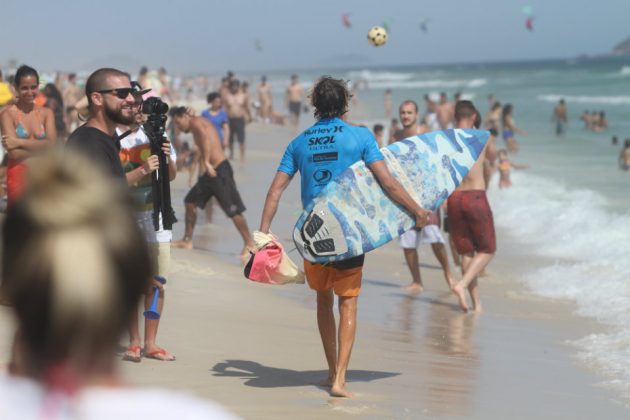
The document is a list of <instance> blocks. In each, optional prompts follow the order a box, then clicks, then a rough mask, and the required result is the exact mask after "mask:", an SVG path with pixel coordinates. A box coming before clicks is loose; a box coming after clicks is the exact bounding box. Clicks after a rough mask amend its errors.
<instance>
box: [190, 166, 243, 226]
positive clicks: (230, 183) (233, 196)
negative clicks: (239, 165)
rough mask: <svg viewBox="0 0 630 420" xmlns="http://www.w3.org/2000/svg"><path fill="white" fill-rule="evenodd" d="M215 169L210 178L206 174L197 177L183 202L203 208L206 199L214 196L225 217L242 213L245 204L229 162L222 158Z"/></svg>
mask: <svg viewBox="0 0 630 420" xmlns="http://www.w3.org/2000/svg"><path fill="white" fill-rule="evenodd" d="M215 170H216V172H217V176H216V177H214V178H211V177H210V176H209V175H208V174H203V175H202V176H200V177H199V179H198V180H197V183H196V184H195V185H194V186H193V187H192V188H191V189H190V191H189V192H188V194H187V195H186V198H184V203H193V204H195V205H196V206H197V207H199V208H200V209H203V208H205V207H206V203H207V202H208V200H210V199H211V198H212V197H216V199H217V201H218V202H219V205H220V206H221V209H222V210H223V211H224V212H225V215H226V216H227V217H234V216H236V215H239V214H241V213H243V212H244V211H245V205H244V204H243V200H241V195H240V194H239V193H238V189H237V188H236V183H235V182H234V173H233V172H232V166H230V162H228V161H227V160H224V161H223V162H221V163H220V164H219V166H217V167H216V168H215Z"/></svg>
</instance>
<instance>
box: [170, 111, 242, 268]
mask: <svg viewBox="0 0 630 420" xmlns="http://www.w3.org/2000/svg"><path fill="white" fill-rule="evenodd" d="M169 114H170V116H171V118H173V122H174V123H175V124H176V125H177V127H178V128H179V129H180V130H181V131H183V132H185V133H189V132H191V133H192V135H193V139H194V141H195V144H196V145H197V148H198V149H199V154H200V163H199V166H200V167H199V178H198V180H197V183H196V184H195V185H194V186H193V187H192V189H191V190H190V192H188V194H187V195H186V197H185V198H184V204H185V207H186V229H185V231H184V237H183V238H182V240H181V241H177V242H173V247H175V248H185V249H192V247H193V243H192V236H193V231H194V229H195V223H196V222H197V214H196V212H195V206H197V207H199V208H202V209H203V208H204V207H205V206H206V203H207V202H208V200H210V198H212V197H213V196H214V197H216V199H217V201H218V202H219V205H220V206H221V209H223V211H224V212H225V215H226V216H227V217H229V218H231V219H232V222H234V226H236V230H238V232H239V233H240V234H241V237H242V238H243V250H242V251H241V258H242V259H244V258H246V257H247V255H248V252H249V249H250V248H253V246H254V243H253V241H252V238H251V236H250V234H249V228H248V227H247V221H246V220H245V217H243V212H244V211H245V205H244V204H243V201H242V200H241V196H240V194H239V192H238V190H237V188H236V183H235V182H234V175H233V173H232V167H231V166H230V162H229V161H228V160H227V159H226V158H225V155H224V154H223V148H222V147H221V143H220V142H219V136H218V134H217V130H216V129H215V128H214V125H212V123H211V122H210V121H208V120H207V119H205V118H204V117H193V116H191V115H190V114H188V113H187V112H186V108H185V107H183V106H180V107H175V108H172V109H171V111H170V112H169Z"/></svg>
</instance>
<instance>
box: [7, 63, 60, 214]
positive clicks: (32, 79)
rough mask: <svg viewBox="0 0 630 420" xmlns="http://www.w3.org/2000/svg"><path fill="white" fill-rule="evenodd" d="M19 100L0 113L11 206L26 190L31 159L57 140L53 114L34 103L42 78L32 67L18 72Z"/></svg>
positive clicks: (20, 69) (15, 82) (16, 85)
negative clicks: (25, 180)
mask: <svg viewBox="0 0 630 420" xmlns="http://www.w3.org/2000/svg"><path fill="white" fill-rule="evenodd" d="M14 85H15V90H16V92H17V101H16V102H15V103H14V104H13V105H10V106H8V107H7V108H6V109H5V110H4V112H2V114H0V129H1V131H2V146H3V147H4V148H5V150H6V151H7V154H8V159H9V160H8V163H7V202H8V204H9V205H11V203H12V202H13V201H14V200H15V199H16V198H17V197H18V196H19V195H20V193H21V191H22V189H23V187H24V178H25V176H26V171H27V161H28V158H30V157H31V156H33V154H34V153H36V152H37V151H39V150H41V149H43V148H46V147H48V146H50V145H52V144H54V143H55V141H56V140H57V129H56V127H55V117H54V115H53V112H52V111H51V110H50V109H48V108H45V107H41V106H38V105H36V104H35V98H36V97H37V95H38V94H39V75H38V74H37V71H36V70H35V69H34V68H32V67H29V66H26V65H24V66H21V67H20V68H18V70H17V72H16V73H15V79H14Z"/></svg>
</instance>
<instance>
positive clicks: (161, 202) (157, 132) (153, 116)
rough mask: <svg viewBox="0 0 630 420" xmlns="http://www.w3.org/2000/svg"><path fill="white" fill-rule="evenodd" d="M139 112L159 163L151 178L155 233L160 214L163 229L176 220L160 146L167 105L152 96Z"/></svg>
mask: <svg viewBox="0 0 630 420" xmlns="http://www.w3.org/2000/svg"><path fill="white" fill-rule="evenodd" d="M138 86H139V85H138ZM141 111H142V113H143V114H146V115H147V120H146V121H145V122H144V124H142V128H143V129H144V132H145V133H146V135H147V137H148V138H149V142H150V144H151V154H152V155H156V156H157V157H158V161H159V163H160V166H159V168H158V170H157V171H155V172H154V173H153V177H152V181H153V182H152V194H153V227H154V228H155V230H156V231H157V230H159V229H160V214H161V215H162V225H163V226H164V229H166V230H170V229H172V227H173V223H175V222H177V218H176V217H175V211H174V210H173V207H172V205H171V186H170V182H171V181H170V175H169V170H168V160H167V157H166V155H165V154H164V151H163V150H162V146H163V145H164V143H165V141H166V137H165V136H164V133H165V131H166V120H167V119H168V117H167V116H166V113H167V112H168V104H166V103H165V102H163V101H162V100H161V99H160V98H158V97H155V96H152V97H150V98H147V99H145V100H144V101H142V108H141Z"/></svg>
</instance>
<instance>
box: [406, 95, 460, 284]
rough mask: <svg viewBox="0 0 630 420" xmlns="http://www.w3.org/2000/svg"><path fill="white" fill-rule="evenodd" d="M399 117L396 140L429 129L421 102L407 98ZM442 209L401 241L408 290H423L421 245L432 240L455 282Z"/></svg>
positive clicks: (446, 272) (448, 278)
mask: <svg viewBox="0 0 630 420" xmlns="http://www.w3.org/2000/svg"><path fill="white" fill-rule="evenodd" d="M398 117H399V118H400V122H401V123H402V126H403V128H402V130H400V131H399V132H398V133H396V141H399V140H403V139H406V138H408V137H412V136H417V135H419V134H423V133H426V132H427V131H428V129H427V127H426V126H425V125H424V124H419V123H418V117H419V112H418V104H416V103H415V102H414V101H412V100H409V99H408V100H406V101H404V102H403V103H402V104H400V107H399V108H398ZM439 219H440V216H439V211H438V212H434V213H431V218H430V221H429V223H428V224H427V225H426V226H424V227H423V228H422V229H419V230H418V229H411V230H409V231H407V232H405V233H403V234H402V235H401V236H400V238H399V240H398V243H399V245H400V247H401V248H402V249H403V255H404V257H405V262H406V263H407V267H409V272H410V274H411V283H410V284H408V285H407V286H405V290H406V291H408V292H410V293H421V292H422V291H423V290H424V286H423V284H422V277H421V275H420V267H419V264H420V261H419V258H418V246H419V245H420V244H430V245H431V249H432V250H433V254H434V255H435V258H436V259H437V260H438V262H439V263H440V266H441V267H442V272H443V273H444V279H445V280H446V284H447V285H448V288H449V289H450V288H451V287H452V286H453V281H454V280H453V275H452V273H451V267H450V265H449V263H448V254H447V253H446V246H445V245H444V244H445V242H446V241H445V240H444V237H443V236H442V232H441V231H440V227H439Z"/></svg>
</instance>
